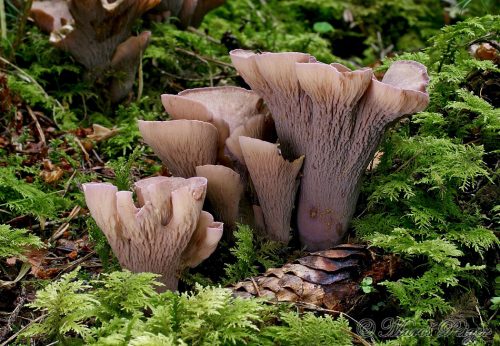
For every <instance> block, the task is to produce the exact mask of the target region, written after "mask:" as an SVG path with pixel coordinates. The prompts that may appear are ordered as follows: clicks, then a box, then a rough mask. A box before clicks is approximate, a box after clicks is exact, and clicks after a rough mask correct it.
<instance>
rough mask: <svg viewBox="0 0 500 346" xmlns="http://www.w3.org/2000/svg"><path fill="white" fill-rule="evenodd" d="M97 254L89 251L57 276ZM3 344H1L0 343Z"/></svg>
mask: <svg viewBox="0 0 500 346" xmlns="http://www.w3.org/2000/svg"><path fill="white" fill-rule="evenodd" d="M94 255H95V251H91V252H89V253H88V254H86V255H85V256H83V257H81V258H79V259H77V260H76V261H74V262H71V263H70V264H68V265H67V266H66V267H64V268H63V269H62V270H61V271H60V272H59V273H58V274H57V275H56V278H58V277H60V276H61V275H62V274H63V273H65V272H67V271H69V270H71V269H73V268H75V267H76V266H77V265H79V264H80V263H82V262H85V261H86V260H88V259H89V258H90V257H92V256H94ZM0 346H1V345H0Z"/></svg>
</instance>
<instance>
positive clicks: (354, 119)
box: [231, 50, 429, 250]
mask: <svg viewBox="0 0 500 346" xmlns="http://www.w3.org/2000/svg"><path fill="white" fill-rule="evenodd" d="M231 58H232V61H233V64H234V65H235V67H236V69H237V70H238V71H239V73H240V74H241V75H242V77H243V78H244V79H245V81H246V82H247V83H248V84H249V85H250V86H251V87H252V89H253V90H254V91H255V92H257V93H258V94H259V95H261V96H262V97H263V98H264V100H265V102H266V104H267V106H268V107H269V109H270V111H271V113H272V116H273V119H274V122H275V125H276V130H277V133H278V138H279V141H280V145H281V146H282V147H283V150H284V152H285V155H287V156H293V157H297V156H299V155H305V162H304V168H303V177H302V179H301V186H300V193H299V202H298V216H297V217H298V219H297V223H298V228H299V233H300V237H301V241H302V242H303V244H304V245H306V246H307V248H308V249H309V250H316V249H325V248H329V247H331V246H333V245H335V244H338V243H339V242H340V241H341V240H342V238H343V236H344V235H345V233H346V231H347V227H348V224H349V221H350V219H351V217H352V215H353V213H354V210H355V206H356V201H357V199H358V196H359V186H360V182H361V178H362V176H363V172H364V171H365V169H366V167H367V165H368V163H369V162H370V160H371V159H372V157H373V155H374V153H375V151H376V149H377V146H378V144H379V142H380V140H381V138H382V136H383V134H384V131H385V129H386V128H387V127H388V126H389V125H390V124H392V123H394V122H395V121H397V120H398V119H401V118H402V117H403V116H405V115H409V114H413V113H416V112H419V111H421V110H423V109H424V108H425V107H426V106H427V104H428V102H429V97H428V94H427V93H426V92H425V87H426V85H427V83H428V76H427V72H426V69H425V67H424V66H423V65H421V64H419V63H416V62H413V61H399V62H395V63H394V64H393V65H392V66H391V67H390V69H389V70H388V71H387V73H386V75H385V77H384V79H383V80H382V81H381V82H379V81H377V80H375V79H374V78H373V73H372V70H371V69H362V70H359V71H350V70H349V69H347V68H346V67H344V66H342V65H339V64H333V65H327V64H322V63H318V62H316V60H315V59H314V58H313V57H311V56H309V55H307V54H302V53H263V54H255V53H252V52H249V51H242V50H236V51H232V52H231ZM263 211H264V212H265V210H263Z"/></svg>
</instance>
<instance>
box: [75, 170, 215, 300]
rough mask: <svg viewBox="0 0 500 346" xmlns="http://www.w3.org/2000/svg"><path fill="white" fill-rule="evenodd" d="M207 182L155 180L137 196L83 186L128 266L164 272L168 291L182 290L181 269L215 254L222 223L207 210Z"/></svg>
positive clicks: (147, 181) (93, 210) (147, 182)
mask: <svg viewBox="0 0 500 346" xmlns="http://www.w3.org/2000/svg"><path fill="white" fill-rule="evenodd" d="M206 186H207V180H206V179H205V178H190V179H183V178H167V177H152V178H147V179H143V180H140V181H138V182H137V183H136V184H135V188H136V193H137V199H138V205H139V207H136V205H135V204H134V201H133V199H132V192H130V191H118V189H117V188H116V187H115V186H113V185H111V184H107V183H88V184H84V185H83V191H84V194H85V201H86V203H87V207H88V208H89V210H90V213H91V215H92V217H93V218H94V220H95V221H96V223H97V225H98V226H99V228H101V230H102V231H103V232H104V234H105V235H106V238H107V239H108V242H109V244H110V245H111V248H112V250H113V253H114V254H115V255H116V257H117V258H118V261H119V262H120V265H121V266H122V267H123V268H126V269H129V270H130V271H132V272H152V273H156V274H160V275H161V277H160V281H161V282H162V283H164V284H165V288H166V289H170V290H175V289H177V283H178V277H179V273H180V271H181V270H182V269H183V268H185V267H186V266H190V267H194V266H196V265H198V264H199V263H200V262H201V261H203V260H204V259H205V258H207V257H208V256H210V254H211V253H212V252H213V251H214V250H215V247H216V245H217V243H218V241H219V239H220V238H221V236H222V223H219V222H213V218H212V217H211V215H210V214H208V213H205V212H202V210H201V208H202V206H203V201H204V198H205V191H206Z"/></svg>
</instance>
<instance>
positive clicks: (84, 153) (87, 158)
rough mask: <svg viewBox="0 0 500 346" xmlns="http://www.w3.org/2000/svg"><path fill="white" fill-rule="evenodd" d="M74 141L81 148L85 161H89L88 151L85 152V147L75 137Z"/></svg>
mask: <svg viewBox="0 0 500 346" xmlns="http://www.w3.org/2000/svg"><path fill="white" fill-rule="evenodd" d="M75 142H76V144H78V146H79V147H80V149H82V153H83V155H84V157H85V161H87V162H88V161H90V156H89V153H88V152H87V150H85V147H84V146H83V144H82V142H80V140H79V139H78V138H77V137H75Z"/></svg>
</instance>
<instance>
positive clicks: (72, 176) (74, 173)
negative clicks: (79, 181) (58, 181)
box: [62, 169, 78, 197]
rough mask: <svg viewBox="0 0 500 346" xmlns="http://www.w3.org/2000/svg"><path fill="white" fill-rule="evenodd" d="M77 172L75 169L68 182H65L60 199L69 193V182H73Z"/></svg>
mask: <svg viewBox="0 0 500 346" xmlns="http://www.w3.org/2000/svg"><path fill="white" fill-rule="evenodd" d="M77 172H78V171H77V170H76V169H75V170H74V172H73V174H71V177H69V179H68V181H67V182H66V186H65V187H64V192H63V194H62V197H64V196H66V194H67V193H68V191H69V188H70V187H71V182H72V181H73V179H74V178H75V175H76V173H77Z"/></svg>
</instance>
